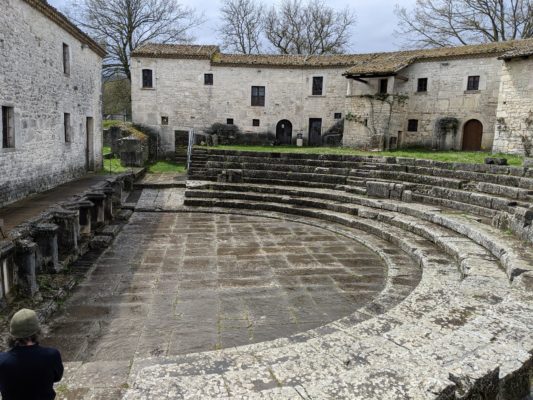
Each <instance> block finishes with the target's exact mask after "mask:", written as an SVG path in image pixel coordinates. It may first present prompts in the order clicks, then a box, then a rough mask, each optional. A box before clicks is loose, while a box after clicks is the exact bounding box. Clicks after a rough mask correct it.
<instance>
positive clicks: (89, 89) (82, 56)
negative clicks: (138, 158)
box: [0, 0, 105, 206]
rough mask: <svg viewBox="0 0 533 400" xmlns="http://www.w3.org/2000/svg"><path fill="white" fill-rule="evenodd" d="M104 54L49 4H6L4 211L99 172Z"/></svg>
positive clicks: (1, 154)
mask: <svg viewBox="0 0 533 400" xmlns="http://www.w3.org/2000/svg"><path fill="white" fill-rule="evenodd" d="M104 55H105V51H104V50H103V49H102V48H101V47H100V46H99V45H98V44H97V43H96V42H94V41H93V40H91V39H90V38H89V37H88V36H86V35H85V34H84V33H82V32H81V31H80V30H79V29H78V28H76V27H75V26H74V25H72V24H71V23H70V22H69V21H68V20H67V18H66V17H65V16H64V15H62V14H61V13H59V12H58V11H57V10H56V9H55V8H53V7H52V6H50V5H49V4H48V3H47V2H46V1H43V0H3V1H2V12H1V13H0V107H1V113H0V129H1V130H0V206H1V205H3V204H6V203H9V202H12V201H14V200H16V199H19V198H21V197H23V196H25V195H28V194H30V193H32V192H38V191H42V190H46V189H48V188H50V187H52V186H55V185H58V184H60V183H63V182H65V181H68V180H70V179H73V178H76V177H78V176H80V175H82V174H84V173H85V172H86V171H87V170H94V169H96V168H99V166H100V165H101V163H102V151H101V149H102V139H101V133H100V132H101V68H102V57H103V56H104Z"/></svg>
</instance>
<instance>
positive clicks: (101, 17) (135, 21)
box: [66, 0, 203, 80]
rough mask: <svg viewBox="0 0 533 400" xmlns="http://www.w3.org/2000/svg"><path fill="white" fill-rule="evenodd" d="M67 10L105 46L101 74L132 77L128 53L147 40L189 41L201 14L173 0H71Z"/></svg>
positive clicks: (76, 21)
mask: <svg viewBox="0 0 533 400" xmlns="http://www.w3.org/2000/svg"><path fill="white" fill-rule="evenodd" d="M66 14H67V15H68V17H69V18H71V19H72V20H73V21H74V22H75V23H76V24H77V25H78V26H79V27H80V28H81V29H83V30H84V31H86V32H87V33H88V34H89V35H91V36H93V37H94V38H95V39H96V40H97V41H99V42H100V43H102V44H103V45H104V46H105V48H106V49H107V52H108V56H107V58H106V60H105V61H104V76H112V75H116V74H118V75H121V74H122V75H125V76H126V77H127V78H128V79H130V80H131V73H130V54H131V52H132V51H133V50H134V49H135V48H137V47H138V46H140V45H142V44H144V43H147V42H156V43H179V42H190V41H191V40H192V39H193V38H192V37H191V36H190V31H191V29H192V28H194V27H196V26H199V25H200V24H201V23H203V18H202V17H200V16H198V15H197V13H196V12H195V11H194V10H193V9H190V8H187V7H184V6H183V5H181V4H179V3H178V2H177V1H176V0H70V4H69V9H68V10H67V11H66Z"/></svg>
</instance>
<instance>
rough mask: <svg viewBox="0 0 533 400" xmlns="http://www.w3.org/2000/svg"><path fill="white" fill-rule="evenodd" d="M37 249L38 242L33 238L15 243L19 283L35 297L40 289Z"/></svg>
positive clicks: (27, 292) (29, 294)
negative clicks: (38, 283) (36, 260)
mask: <svg viewBox="0 0 533 400" xmlns="http://www.w3.org/2000/svg"><path fill="white" fill-rule="evenodd" d="M36 251H37V244H35V243H34V242H32V241H31V240H28V239H23V240H18V241H17V242H16V244H15V265H16V266H17V271H18V274H17V275H18V284H19V287H20V290H21V291H22V292H23V293H24V294H26V295H27V296H29V297H33V296H34V295H35V294H36V293H37V292H38V291H39V287H38V286H37V275H36V271H35V268H36V267H35V253H36Z"/></svg>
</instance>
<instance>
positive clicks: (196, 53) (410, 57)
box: [132, 39, 533, 76]
mask: <svg viewBox="0 0 533 400" xmlns="http://www.w3.org/2000/svg"><path fill="white" fill-rule="evenodd" d="M532 47H533V39H527V40H514V41H507V42H497V43H486V44H480V45H470V46H458V47H443V48H436V49H421V50H408V51H396V52H388V53H371V54H336V55H312V56H306V55H286V54H283V55H279V54H224V53H221V52H220V49H219V48H218V47H217V46H203V45H175V44H154V43H148V44H145V45H143V46H141V47H139V48H138V49H137V50H135V51H134V52H133V54H132V56H133V57H151V58H191V59H209V60H210V61H211V64H212V65H221V66H222V65H228V66H237V67H238V66H243V67H246V66H258V67H279V68H291V67H294V68H327V67H338V68H347V69H348V70H347V71H346V73H345V75H348V76H372V75H374V76H376V75H385V76H386V75H391V74H396V73H398V72H399V71H400V70H402V69H404V68H406V67H408V66H409V65H411V64H413V63H415V62H418V61H433V60H435V61H437V60H449V59H454V58H471V57H486V56H495V57H499V56H502V55H504V54H520V55H523V54H524V53H528V52H531V51H532ZM511 52H513V53H511Z"/></svg>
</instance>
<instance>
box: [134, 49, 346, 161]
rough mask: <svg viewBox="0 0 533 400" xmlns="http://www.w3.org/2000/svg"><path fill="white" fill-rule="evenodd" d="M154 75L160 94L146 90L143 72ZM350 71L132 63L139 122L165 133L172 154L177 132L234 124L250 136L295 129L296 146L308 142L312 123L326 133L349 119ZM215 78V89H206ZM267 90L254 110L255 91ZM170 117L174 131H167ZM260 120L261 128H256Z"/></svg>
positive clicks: (188, 62) (164, 61) (187, 62)
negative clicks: (299, 137) (314, 91)
mask: <svg viewBox="0 0 533 400" xmlns="http://www.w3.org/2000/svg"><path fill="white" fill-rule="evenodd" d="M145 68H147V69H153V76H154V88H153V89H142V88H141V86H142V85H141V71H142V69H145ZM345 69H346V68H345V67H344V68H330V69H296V68H294V69H290V68H272V67H269V68H263V67H252V66H249V67H230V66H216V65H211V63H210V62H209V60H179V59H153V58H135V59H134V60H133V63H132V109H133V121H134V122H135V123H140V124H144V125H148V126H151V127H153V128H156V129H158V130H159V132H160V133H161V135H162V142H163V145H164V147H165V149H166V150H168V151H171V150H172V149H173V148H174V131H176V130H188V129H190V128H195V129H196V130H198V131H203V130H205V129H206V128H207V127H209V126H210V125H212V124H213V123H216V122H219V123H226V120H227V119H229V118H231V119H233V121H234V124H235V125H237V126H238V127H239V128H240V129H241V131H243V132H246V133H250V134H252V133H266V132H271V133H273V134H275V133H276V125H277V123H278V122H279V121H280V120H283V119H287V120H289V121H290V122H291V123H292V136H293V141H294V140H295V139H296V134H297V133H298V132H302V133H303V136H304V138H307V136H308V130H309V119H310V118H322V133H325V132H326V131H327V130H328V129H329V128H330V127H332V126H333V125H334V124H335V122H337V121H338V120H337V119H335V118H334V114H335V113H341V114H342V117H343V116H344V102H345V96H346V85H347V81H346V78H344V77H343V76H342V73H343V72H344V71H345ZM205 73H212V74H213V81H214V84H213V85H212V86H209V85H204V74H205ZM313 76H322V77H323V78H324V86H323V96H312V95H311V87H312V78H313ZM252 86H265V92H266V95H265V106H264V107H253V106H251V87H252ZM161 117H168V125H161V122H162V121H161ZM254 119H258V120H259V121H260V126H253V125H252V121H253V120H254Z"/></svg>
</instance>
